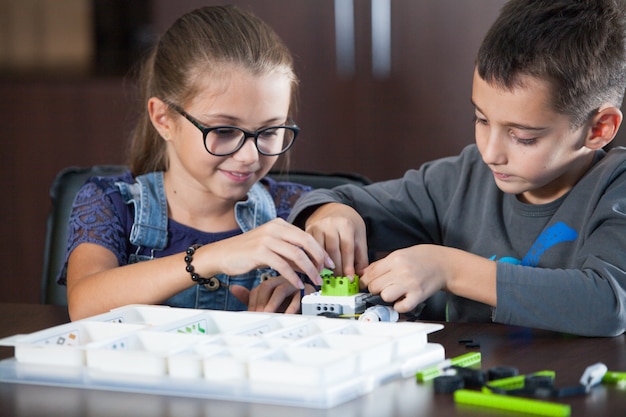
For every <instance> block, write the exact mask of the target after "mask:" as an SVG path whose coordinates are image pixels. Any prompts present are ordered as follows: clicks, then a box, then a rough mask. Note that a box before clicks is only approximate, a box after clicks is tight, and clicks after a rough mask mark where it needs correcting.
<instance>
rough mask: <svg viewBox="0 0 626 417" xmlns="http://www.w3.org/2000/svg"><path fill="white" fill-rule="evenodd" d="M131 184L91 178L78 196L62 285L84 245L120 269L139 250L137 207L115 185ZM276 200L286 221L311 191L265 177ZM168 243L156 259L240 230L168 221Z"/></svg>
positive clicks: (125, 177)
mask: <svg viewBox="0 0 626 417" xmlns="http://www.w3.org/2000/svg"><path fill="white" fill-rule="evenodd" d="M119 181H123V182H126V183H129V184H132V183H133V182H134V181H135V179H134V178H133V176H132V174H131V173H130V171H128V172H126V173H125V174H123V175H120V176H108V177H92V178H90V179H89V180H87V182H86V183H85V184H84V185H83V186H82V187H81V189H80V190H79V191H78V193H77V195H76V199H75V201H74V206H73V208H72V212H71V214H70V221H69V229H68V241H67V251H66V255H65V260H64V263H63V268H62V270H61V272H60V273H59V276H58V277H57V282H58V283H59V284H62V285H65V284H66V275H67V260H68V258H69V254H70V253H71V252H72V251H73V250H74V249H75V248H76V247H77V246H78V245H80V244H81V243H94V244H97V245H100V246H103V247H105V248H107V249H109V250H110V251H111V252H113V253H114V254H115V255H116V257H117V260H118V263H119V265H120V266H121V265H126V264H128V257H129V255H130V254H132V253H135V251H136V250H137V247H136V246H134V245H132V244H131V243H130V242H129V236H130V232H131V228H132V226H133V221H134V206H133V205H132V204H131V205H126V204H125V203H124V201H123V199H122V196H121V194H120V191H119V189H118V187H117V186H116V185H115V183H116V182H119ZM261 184H263V185H264V186H265V187H266V188H267V190H268V191H269V193H270V195H271V196H272V197H273V198H274V201H275V204H276V212H277V215H278V217H280V218H283V219H287V217H288V216H289V213H290V212H291V208H292V207H293V205H294V204H295V202H296V201H297V199H298V198H299V197H300V196H301V195H303V194H305V193H307V192H309V191H311V187H309V186H306V185H302V184H296V183H291V182H276V181H275V180H273V179H272V178H269V177H265V178H263V179H262V180H261ZM167 228H168V243H167V246H166V247H165V249H163V250H162V251H158V252H154V257H155V258H161V257H165V256H168V255H172V254H175V253H181V252H184V251H185V250H186V249H187V248H188V247H189V246H190V245H191V244H193V243H201V244H208V243H213V242H217V241H220V240H222V239H226V238H229V237H232V236H236V235H239V234H241V233H242V231H241V230H240V229H235V230H230V231H226V232H219V233H207V232H202V231H199V230H196V229H193V228H191V227H188V226H185V225H184V224H181V223H178V222H176V221H174V220H172V219H169V221H168V227H167Z"/></svg>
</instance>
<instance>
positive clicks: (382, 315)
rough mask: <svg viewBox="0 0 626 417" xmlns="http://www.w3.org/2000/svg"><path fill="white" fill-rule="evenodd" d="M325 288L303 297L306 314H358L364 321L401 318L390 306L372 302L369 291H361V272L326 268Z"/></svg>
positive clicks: (350, 315)
mask: <svg viewBox="0 0 626 417" xmlns="http://www.w3.org/2000/svg"><path fill="white" fill-rule="evenodd" d="M321 275H322V286H321V290H320V291H317V292H314V293H312V294H309V295H306V296H304V297H303V298H302V314H304V315H314V316H328V317H343V318H358V319H359V320H361V321H398V313H397V312H396V311H395V310H394V309H393V308H392V307H390V306H383V305H376V304H377V303H372V302H371V300H372V298H377V299H379V300H380V298H379V297H376V296H372V295H371V294H369V293H365V292H360V290H359V276H358V275H355V276H354V277H353V278H349V277H337V276H335V275H334V274H333V272H332V271H330V270H328V269H325V270H324V271H322V274H321Z"/></svg>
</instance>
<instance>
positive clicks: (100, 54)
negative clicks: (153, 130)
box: [0, 0, 626, 302]
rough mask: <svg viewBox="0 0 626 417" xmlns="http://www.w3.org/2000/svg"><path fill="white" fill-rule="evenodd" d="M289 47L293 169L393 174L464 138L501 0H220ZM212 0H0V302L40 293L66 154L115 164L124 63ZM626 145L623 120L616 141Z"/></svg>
mask: <svg viewBox="0 0 626 417" xmlns="http://www.w3.org/2000/svg"><path fill="white" fill-rule="evenodd" d="M225 2H228V3H232V4H237V5H240V6H242V7H245V8H247V9H249V10H251V11H253V12H254V13H256V14H257V15H258V16H260V17H261V18H263V19H264V20H266V21H267V22H268V23H269V24H270V25H272V26H273V27H274V29H275V30H276V31H277V32H278V33H279V35H281V37H282V38H283V39H284V41H285V42H286V44H287V45H288V46H289V48H290V49H291V51H292V52H293V54H294V56H295V59H296V67H297V71H298V74H299V76H300V79H301V94H300V102H299V112H298V117H297V122H298V124H299V125H300V127H301V128H302V133H301V136H300V137H299V139H298V142H297V144H296V146H295V148H294V150H293V151H292V163H291V168H292V169H304V170H316V171H322V172H335V171H355V172H358V173H361V174H363V175H366V176H368V177H369V178H371V179H373V180H384V179H389V178H394V177H397V176H400V175H402V173H403V172H404V171H405V170H407V169H409V168H414V167H418V166H419V165H420V164H422V163H423V162H425V161H428V160H431V159H433V158H439V157H443V156H447V155H452V154H456V153H458V152H459V151H460V150H461V149H462V148H463V147H464V146H466V145H468V144H470V143H472V142H473V124H472V116H473V108H472V106H471V104H470V94H471V78H472V71H473V61H474V56H475V53H476V51H477V49H478V46H479V44H480V42H481V40H482V38H483V35H484V34H485V32H486V31H487V29H488V28H489V26H490V25H491V23H492V22H493V20H494V19H495V16H496V15H497V13H498V11H499V9H500V7H501V6H502V4H503V3H504V0H419V1H416V0H226V1H225ZM225 2H220V1H213V0H177V1H169V0H133V1H125V0H0V140H1V143H2V146H1V147H0V190H2V192H3V195H4V196H3V199H2V203H1V204H0V224H1V229H0V265H1V266H2V275H1V276H0V302H38V301H39V288H40V277H41V268H42V259H43V247H44V235H45V223H46V217H47V214H48V211H49V209H50V200H49V195H48V193H49V188H50V185H51V183H52V181H53V180H54V177H55V175H56V174H57V173H58V172H59V171H60V170H61V169H63V168H64V167H67V166H88V165H94V164H123V163H125V152H126V146H127V143H128V137H129V132H130V130H131V129H132V126H133V121H134V117H135V114H136V111H137V103H136V102H135V96H134V89H133V88H134V84H133V81H134V80H133V77H132V76H131V75H129V70H130V69H131V68H132V66H133V65H134V64H135V63H136V62H137V61H138V60H139V59H140V57H141V55H142V53H143V52H144V51H145V50H146V49H147V48H148V47H149V46H150V45H151V44H153V42H154V41H155V40H156V39H157V37H158V35H159V34H160V33H162V32H163V31H164V30H165V29H166V28H167V27H168V26H169V25H170V24H171V23H172V22H173V21H174V20H175V19H176V18H177V17H178V16H180V15H181V14H182V13H184V12H187V11H189V10H192V9H194V8H196V7H200V6H203V5H210V4H223V3H225ZM617 143H618V144H621V145H624V144H626V129H623V130H622V132H621V133H620V136H619V137H618V140H617Z"/></svg>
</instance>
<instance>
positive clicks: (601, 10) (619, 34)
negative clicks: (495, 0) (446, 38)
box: [476, 0, 626, 127]
mask: <svg viewBox="0 0 626 417" xmlns="http://www.w3.org/2000/svg"><path fill="white" fill-rule="evenodd" d="M625 10H626V1H625V0H511V1H509V2H508V3H506V4H505V5H504V7H503V8H502V11H501V13H500V16H499V17H498V19H497V20H496V21H495V23H494V24H493V26H492V27H491V29H490V30H489V32H488V33H487V35H486V36H485V39H484V40H483V43H482V45H481V47H480V49H479V52H478V57H477V61H476V68H477V70H478V74H479V75H480V77H481V78H482V79H483V80H485V81H487V82H489V83H494V84H496V85H499V86H501V87H503V88H506V89H512V88H514V87H519V86H521V83H522V81H521V77H520V76H523V75H529V76H533V77H537V78H541V79H544V80H547V81H549V82H550V83H551V84H552V85H553V88H554V94H553V106H554V109H555V110H556V111H557V112H559V113H562V114H567V115H569V116H570V118H571V121H572V126H573V127H579V126H580V125H582V123H584V122H585V121H586V120H587V119H588V118H589V116H590V115H591V114H593V113H595V112H596V111H597V110H598V108H599V107H600V106H602V105H603V104H607V103H608V104H610V105H613V106H616V107H620V106H621V105H622V101H623V98H624V89H625V88H626V17H625V16H626V11H625Z"/></svg>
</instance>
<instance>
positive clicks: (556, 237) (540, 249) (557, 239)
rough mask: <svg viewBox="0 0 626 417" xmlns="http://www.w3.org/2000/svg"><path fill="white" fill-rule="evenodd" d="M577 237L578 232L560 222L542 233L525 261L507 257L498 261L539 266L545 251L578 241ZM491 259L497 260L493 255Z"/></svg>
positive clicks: (525, 257)
mask: <svg viewBox="0 0 626 417" xmlns="http://www.w3.org/2000/svg"><path fill="white" fill-rule="evenodd" d="M577 237H578V233H577V232H576V230H574V229H572V228H571V227H569V226H568V225H566V224H565V223H563V222H558V223H556V224H554V225H553V226H550V227H548V228H547V229H545V230H544V231H543V232H541V234H540V235H539V237H538V238H537V240H536V241H535V243H534V244H533V246H532V247H531V248H530V250H529V251H528V253H527V254H526V256H524V259H522V260H519V259H517V258H513V257H510V256H505V257H502V258H500V259H498V261H499V262H507V263H511V264H514V265H524V266H537V265H539V259H540V258H541V255H543V254H544V252H545V251H547V250H548V249H550V248H551V247H552V246H554V245H557V244H559V243H562V242H570V241H572V240H576V238H577ZM489 259H490V260H492V261H493V260H496V255H493V256H492V257H491V258H489Z"/></svg>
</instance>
